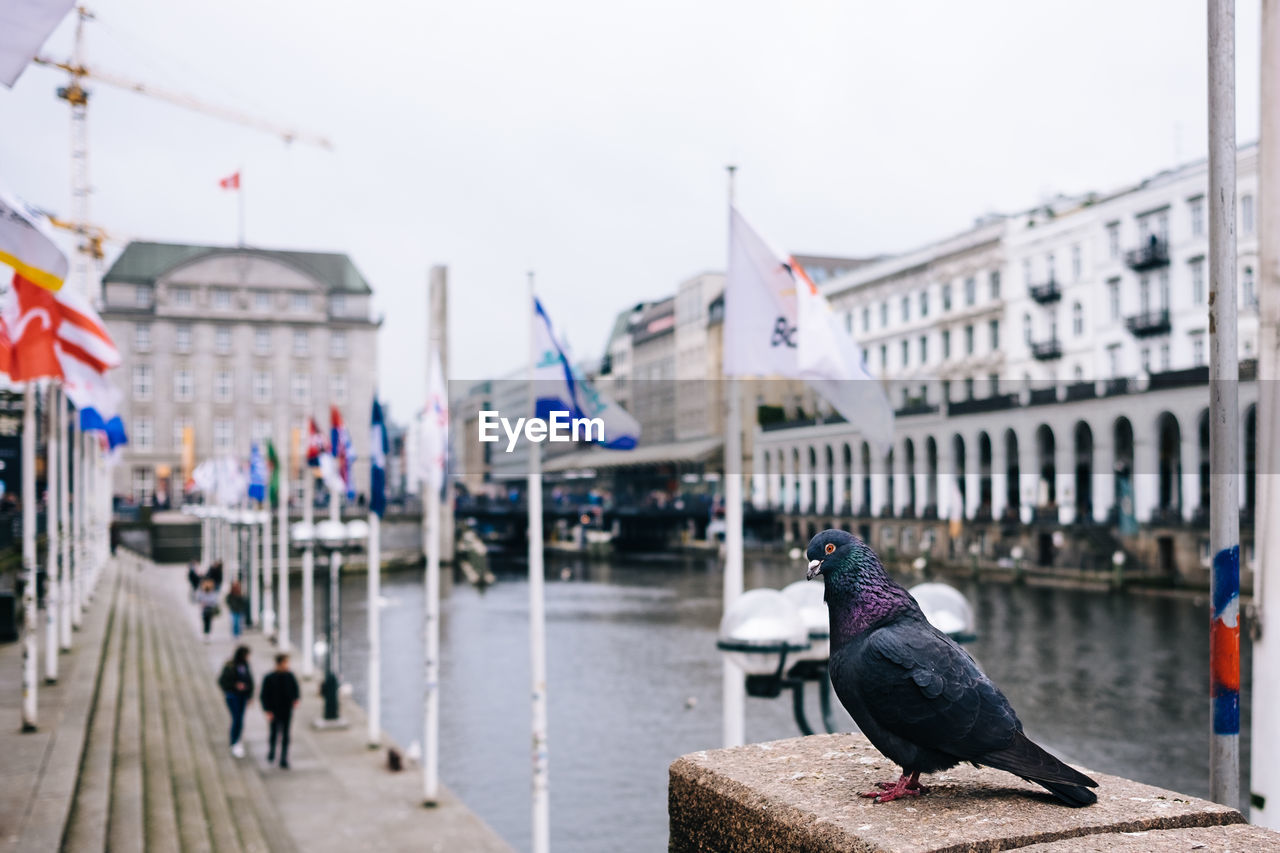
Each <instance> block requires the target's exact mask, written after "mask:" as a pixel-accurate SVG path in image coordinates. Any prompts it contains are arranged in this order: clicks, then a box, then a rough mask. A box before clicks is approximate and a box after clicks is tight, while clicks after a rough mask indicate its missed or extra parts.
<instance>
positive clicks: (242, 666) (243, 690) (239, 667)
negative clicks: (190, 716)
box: [218, 646, 253, 758]
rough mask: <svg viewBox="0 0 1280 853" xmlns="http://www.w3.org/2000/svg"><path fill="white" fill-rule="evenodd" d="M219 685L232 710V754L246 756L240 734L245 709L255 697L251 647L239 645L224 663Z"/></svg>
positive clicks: (242, 730) (228, 706)
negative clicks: (250, 662) (250, 666)
mask: <svg viewBox="0 0 1280 853" xmlns="http://www.w3.org/2000/svg"><path fill="white" fill-rule="evenodd" d="M218 686H219V687H221V688H222V693H223V696H224V697H225V698H226V700H227V710H228V711H230V712H231V754H232V755H234V756H235V757H236V758H244V744H242V743H241V742H240V735H241V734H242V733H243V732H244V709H245V708H246V707H247V706H248V704H249V702H250V700H252V699H253V670H251V669H249V647H248V646H237V647H236V653H235V655H234V656H233V657H232V658H231V660H229V661H227V662H226V663H225V664H223V665H222V673H221V674H220V675H219V676H218Z"/></svg>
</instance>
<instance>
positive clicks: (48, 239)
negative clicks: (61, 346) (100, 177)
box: [0, 13, 67, 290]
mask: <svg viewBox="0 0 1280 853" xmlns="http://www.w3.org/2000/svg"><path fill="white" fill-rule="evenodd" d="M0 16H2V13H0ZM3 32H4V29H3V27H2V26H0V43H2V41H3V39H4V36H3ZM0 50H2V48H0ZM2 62H3V59H2V58H0V63H2ZM0 263H4V264H8V265H9V266H11V267H13V269H14V272H16V273H18V274H19V275H21V276H22V277H23V278H24V279H26V280H27V281H29V282H31V283H32V284H35V285H38V286H39V287H43V288H44V289H45V290H59V289H60V288H61V287H62V282H63V281H64V280H65V279H66V277H67V256H66V255H64V254H63V253H62V250H61V249H59V248H58V244H57V243H56V242H55V241H54V239H53V228H52V226H50V225H49V217H47V216H45V215H44V214H43V213H41V212H40V211H38V210H36V209H35V208H33V207H30V206H29V205H27V204H25V203H24V202H22V201H21V200H20V199H18V198H17V197H16V196H13V195H10V194H9V193H8V192H6V191H5V190H4V189H3V188H0Z"/></svg>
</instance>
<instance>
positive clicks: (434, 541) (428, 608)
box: [422, 267, 452, 805]
mask: <svg viewBox="0 0 1280 853" xmlns="http://www.w3.org/2000/svg"><path fill="white" fill-rule="evenodd" d="M445 288H446V284H445V278H444V270H443V268H441V267H436V268H434V269H432V271H431V284H430V290H429V292H428V296H427V302H428V305H427V308H428V311H429V312H430V316H429V317H428V324H427V411H426V413H425V414H424V416H423V421H422V428H423V430H431V429H432V428H433V427H432V418H433V417H434V412H433V411H432V408H433V401H432V395H433V394H434V393H435V392H436V390H437V389H436V388H434V387H433V377H434V376H435V366H436V364H437V363H439V364H441V372H442V373H443V364H442V362H443V359H444V351H443V347H444V335H445V325H446V323H447V322H448V317H447V312H446V310H445V294H446V290H445ZM436 359H439V360H440V361H439V362H437V361H435V360H436ZM446 393H447V392H446ZM436 428H439V425H438V424H437V425H436ZM432 446H433V447H434V444H433V445H432ZM425 464H426V469H425V470H426V471H427V472H428V473H427V476H425V477H424V478H423V480H422V517H423V531H424V532H423V536H424V539H425V541H424V542H423V549H422V550H423V555H424V557H425V560H426V576H425V578H424V584H425V589H424V593H425V595H424V608H423V611H424V614H423V615H424V620H423V635H422V643H423V668H424V684H425V689H424V692H423V697H422V794H423V800H424V801H425V802H426V803H427V804H428V805H434V804H435V803H436V801H437V798H438V797H439V787H440V780H439V775H440V551H441V538H442V537H441V529H440V528H441V522H442V518H441V515H440V488H441V485H442V484H441V483H440V482H438V478H437V476H436V470H437V469H436V460H434V459H427V460H425ZM451 539H452V537H450V540H451ZM450 547H452V546H450Z"/></svg>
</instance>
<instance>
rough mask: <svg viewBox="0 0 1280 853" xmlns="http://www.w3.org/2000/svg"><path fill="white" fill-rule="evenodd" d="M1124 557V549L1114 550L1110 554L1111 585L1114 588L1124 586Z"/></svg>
mask: <svg viewBox="0 0 1280 853" xmlns="http://www.w3.org/2000/svg"><path fill="white" fill-rule="evenodd" d="M1126 559H1127V558H1126V557H1125V553H1124V551H1116V552H1115V553H1114V554H1112V555H1111V567H1112V571H1111V586H1113V587H1114V588H1116V589H1120V588H1121V587H1123V586H1124V564H1125V560H1126Z"/></svg>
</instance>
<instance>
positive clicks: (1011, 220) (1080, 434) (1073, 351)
mask: <svg viewBox="0 0 1280 853" xmlns="http://www.w3.org/2000/svg"><path fill="white" fill-rule="evenodd" d="M1238 181H1239V186H1238V191H1237V203H1238V208H1237V212H1236V215H1237V223H1238V228H1237V230H1238V235H1239V247H1238V253H1239V267H1238V270H1237V298H1238V300H1239V303H1238V304H1239V306H1240V336H1239V345H1240V358H1241V359H1242V362H1241V378H1242V382H1241V384H1240V386H1239V387H1240V412H1241V418H1240V422H1241V435H1240V442H1241V460H1242V471H1241V474H1242V477H1241V488H1240V496H1239V499H1240V506H1241V509H1242V512H1243V516H1242V517H1243V521H1244V531H1245V532H1244V534H1243V536H1242V539H1243V544H1244V550H1243V552H1242V553H1243V557H1242V564H1243V565H1244V566H1245V567H1246V569H1247V568H1248V564H1249V561H1250V559H1251V555H1252V547H1251V538H1252V524H1251V522H1252V513H1253V508H1254V494H1255V486H1254V478H1255V474H1256V464H1255V458H1256V456H1255V450H1254V447H1255V444H1256V441H1255V439H1256V423H1257V419H1256V400H1257V388H1256V383H1255V382H1254V381H1253V379H1254V372H1255V369H1256V368H1255V361H1254V360H1253V359H1254V355H1255V352H1256V346H1257V321H1258V318H1257V293H1256V285H1255V282H1256V271H1257V234H1256V224H1257V215H1256V205H1255V202H1254V198H1255V197H1256V189H1255V187H1256V181H1257V163H1256V148H1255V147H1252V146H1250V147H1246V148H1244V149H1242V150H1241V152H1240V155H1239V161H1238ZM1207 189H1208V188H1207V176H1206V166H1205V164H1204V163H1203V162H1201V163H1196V164H1191V165H1188V166H1185V167H1182V168H1179V169H1176V170H1171V171H1168V172H1162V173H1161V174H1159V175H1156V176H1154V177H1152V178H1149V179H1147V180H1144V181H1142V182H1141V183H1139V184H1136V185H1134V186H1131V187H1126V188H1123V189H1121V190H1118V191H1116V192H1112V193H1109V194H1105V195H1102V194H1090V195H1088V196H1084V197H1080V198H1070V199H1068V198H1060V199H1056V200H1055V201H1053V202H1052V203H1050V204H1047V205H1044V206H1041V207H1039V208H1037V209H1035V210H1031V211H1027V212H1024V213H1021V214H1018V215H1013V216H998V217H987V218H984V219H983V220H980V221H978V222H977V223H976V224H975V226H974V227H973V228H971V229H969V230H967V231H965V232H963V233H962V234H959V235H954V236H952V237H948V238H946V239H944V240H941V241H939V242H937V243H935V244H931V245H929V246H926V247H923V248H921V249H918V250H916V251H913V252H908V253H904V254H902V255H898V256H894V257H890V258H885V259H881V260H879V261H876V262H874V263H872V264H869V265H867V266H864V267H861V268H859V269H857V270H855V271H853V272H852V273H850V274H848V275H845V276H839V277H836V278H834V279H832V280H829V281H827V282H826V283H825V284H824V285H823V290H824V292H825V293H826V295H827V296H828V298H829V299H830V300H831V302H832V304H833V306H834V307H836V309H837V310H839V311H841V312H843V313H844V315H845V318H846V323H847V325H848V328H849V329H850V332H851V334H853V335H854V337H855V338H857V339H858V341H859V343H860V344H861V345H862V347H863V349H864V353H865V355H866V359H867V362H868V365H869V367H870V368H871V370H872V372H873V373H876V374H878V375H879V376H880V378H881V381H883V382H885V383H886V386H887V388H888V390H889V394H890V399H891V401H892V403H893V405H894V407H895V409H896V412H897V417H896V423H895V435H894V439H893V443H892V445H891V446H889V447H884V448H878V447H872V446H871V445H870V444H869V443H868V442H866V441H864V440H863V439H862V437H861V436H860V435H859V433H858V430H857V427H856V424H848V423H844V422H842V421H841V420H840V419H839V418H838V416H833V415H831V414H829V410H828V411H827V412H823V411H820V412H819V416H818V417H817V418H810V419H807V420H805V421H801V422H790V423H777V424H769V425H766V426H764V427H762V428H761V430H760V432H759V433H758V434H757V437H756V453H755V457H754V460H753V477H752V488H751V500H752V501H753V503H754V504H755V505H756V506H757V507H758V508H761V509H764V508H770V509H774V510H776V511H778V512H780V513H781V514H782V516H783V517H784V518H786V519H787V521H786V522H785V528H784V529H785V530H786V532H787V534H788V535H789V536H793V537H796V538H803V536H804V535H805V534H806V533H807V532H808V531H809V529H811V528H816V529H821V527H822V526H824V525H827V524H831V523H837V526H849V524H850V522H852V523H855V524H858V525H859V528H860V529H861V530H862V532H863V533H864V535H867V536H868V537H869V538H871V537H874V538H875V540H876V541H875V542H873V544H877V543H878V544H879V545H881V546H882V547H884V546H890V547H893V548H895V549H896V550H897V551H898V552H899V553H912V552H913V551H919V552H921V553H937V550H936V549H938V548H944V549H945V550H946V551H947V552H949V555H950V556H952V557H956V556H957V548H959V549H960V551H961V552H967V551H968V549H969V548H970V547H976V548H977V549H978V551H979V553H980V554H981V555H983V556H985V557H987V558H990V559H1000V558H1002V557H1007V556H1008V554H1009V553H1010V552H1011V551H1012V550H1013V547H1014V546H1015V545H1019V544H1021V545H1024V546H1026V547H1027V548H1028V549H1029V551H1030V553H1032V554H1033V555H1034V559H1035V560H1036V561H1037V562H1040V563H1042V564H1045V565H1083V566H1090V567H1095V568H1096V567H1099V566H1100V565H1101V564H1102V563H1104V562H1105V561H1107V560H1109V559H1110V557H1111V555H1112V554H1113V553H1114V552H1115V551H1116V550H1120V551H1123V552H1125V553H1126V554H1129V555H1130V556H1131V557H1132V558H1133V559H1135V561H1137V562H1139V563H1143V564H1144V565H1145V566H1146V567H1147V568H1148V569H1150V570H1152V571H1155V572H1157V573H1161V572H1163V573H1168V574H1170V575H1171V576H1174V575H1177V576H1181V577H1183V578H1191V577H1195V578H1198V574H1197V573H1198V572H1200V571H1201V570H1205V569H1207V565H1208V563H1207V537H1208V529H1207V519H1208V514H1207V510H1208V465H1209V461H1208V459H1209V412H1208V402H1209V397H1208V367H1207V364H1208V339H1207V326H1208V307H1207V306H1208V291H1209V282H1208V281H1207V278H1206V275H1207V269H1208V267H1207V264H1206V263H1205V257H1206V255H1207V252H1208V245H1207V241H1208V237H1207V232H1208V211H1207V208H1206V202H1205V194H1206V192H1207ZM819 516H822V517H823V518H818V517H819ZM802 519H803V522H802V521H801V520H802ZM841 519H849V520H850V521H844V522H842V521H841ZM952 521H954V522H958V523H960V524H961V525H962V529H963V530H964V531H965V532H964V533H963V534H962V535H961V536H960V537H958V539H957V538H956V537H951V536H949V535H947V534H946V533H945V532H944V531H947V530H948V528H950V529H954V527H953V526H952V525H949V524H948V525H942V524H938V523H937V522H952ZM1065 528H1071V530H1072V531H1074V533H1075V534H1076V535H1074V536H1071V537H1066V536H1062V535H1058V536H1054V535H1053V534H1054V533H1055V532H1058V533H1061V532H1063V530H1064V529H1065Z"/></svg>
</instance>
